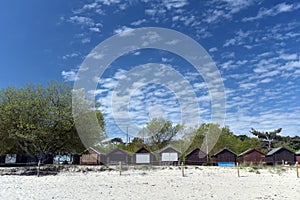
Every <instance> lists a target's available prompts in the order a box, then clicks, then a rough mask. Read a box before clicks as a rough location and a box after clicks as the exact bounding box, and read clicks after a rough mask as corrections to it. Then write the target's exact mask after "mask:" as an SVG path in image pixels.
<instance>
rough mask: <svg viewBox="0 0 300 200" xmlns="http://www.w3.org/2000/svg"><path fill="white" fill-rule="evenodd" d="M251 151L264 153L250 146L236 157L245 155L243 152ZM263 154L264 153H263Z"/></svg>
mask: <svg viewBox="0 0 300 200" xmlns="http://www.w3.org/2000/svg"><path fill="white" fill-rule="evenodd" d="M251 151H257V152H259V153H261V154H264V153H263V152H261V151H259V150H257V149H255V148H250V149H247V150H246V151H244V152H243V153H241V154H239V155H238V157H240V156H243V155H245V154H247V153H250V152H251ZM264 155H265V154H264Z"/></svg>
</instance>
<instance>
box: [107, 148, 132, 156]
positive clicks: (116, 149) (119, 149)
mask: <svg viewBox="0 0 300 200" xmlns="http://www.w3.org/2000/svg"><path fill="white" fill-rule="evenodd" d="M115 151H121V152H123V153H125V154H128V155H129V154H130V153H129V152H127V151H125V150H123V149H121V148H115V149H113V150H112V151H111V152H109V153H108V154H107V155H109V154H111V153H114V152H115Z"/></svg>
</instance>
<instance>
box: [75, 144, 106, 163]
mask: <svg viewBox="0 0 300 200" xmlns="http://www.w3.org/2000/svg"><path fill="white" fill-rule="evenodd" d="M105 162H106V157H105V154H104V153H102V152H100V151H99V150H96V149H95V148H93V147H90V148H88V149H87V150H85V151H84V152H83V153H82V155H81V157H80V164H81V165H103V164H105Z"/></svg>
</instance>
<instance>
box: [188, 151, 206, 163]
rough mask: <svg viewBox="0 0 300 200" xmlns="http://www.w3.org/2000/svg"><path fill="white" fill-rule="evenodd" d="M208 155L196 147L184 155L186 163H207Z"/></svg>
mask: <svg viewBox="0 0 300 200" xmlns="http://www.w3.org/2000/svg"><path fill="white" fill-rule="evenodd" d="M207 161H208V155H207V154H206V153H205V152H204V151H202V150H201V149H200V148H196V149H194V150H192V151H191V152H189V153H188V154H187V155H186V156H185V164H186V165H203V164H204V163H207Z"/></svg>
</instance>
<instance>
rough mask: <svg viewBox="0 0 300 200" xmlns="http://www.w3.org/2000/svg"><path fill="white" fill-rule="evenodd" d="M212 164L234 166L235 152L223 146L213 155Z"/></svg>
mask: <svg viewBox="0 0 300 200" xmlns="http://www.w3.org/2000/svg"><path fill="white" fill-rule="evenodd" d="M212 158H213V163H214V165H218V166H224V167H227V166H228V167H230V166H235V163H236V158H237V154H236V153H235V152H233V151H231V150H230V149H228V148H226V147H225V148H223V149H221V150H220V151H218V152H217V153H215V154H214V155H213V156H212Z"/></svg>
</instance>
